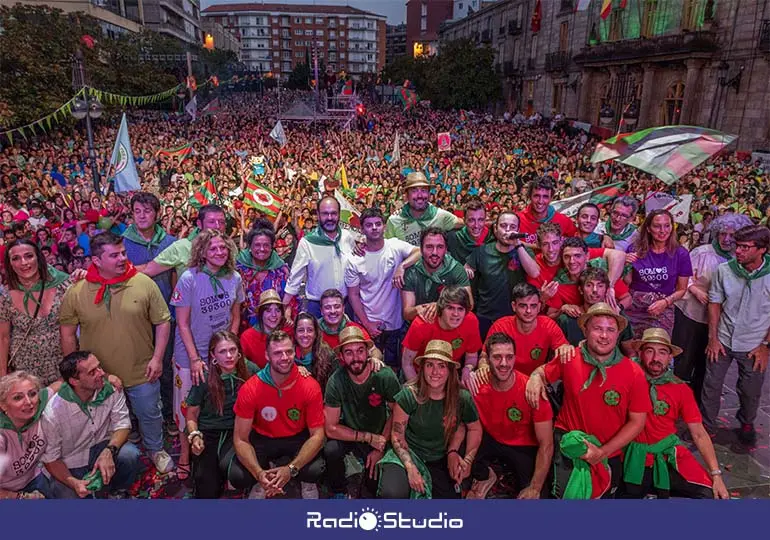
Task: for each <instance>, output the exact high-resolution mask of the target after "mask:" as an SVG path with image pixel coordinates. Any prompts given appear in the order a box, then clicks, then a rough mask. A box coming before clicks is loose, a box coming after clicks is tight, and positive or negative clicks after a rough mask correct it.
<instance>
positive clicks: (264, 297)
mask: <svg viewBox="0 0 770 540" xmlns="http://www.w3.org/2000/svg"><path fill="white" fill-rule="evenodd" d="M270 304H278V305H279V306H282V305H283V302H281V297H280V296H278V293H277V292H276V291H275V290H274V289H268V290H266V291H262V294H260V295H259V305H258V306H257V310H260V309H262V308H263V307H265V306H269V305H270Z"/></svg>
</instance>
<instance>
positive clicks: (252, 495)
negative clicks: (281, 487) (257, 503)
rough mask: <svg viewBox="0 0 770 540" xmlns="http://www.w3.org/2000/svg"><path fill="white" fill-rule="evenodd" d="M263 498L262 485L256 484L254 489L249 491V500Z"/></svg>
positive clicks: (263, 490)
mask: <svg viewBox="0 0 770 540" xmlns="http://www.w3.org/2000/svg"><path fill="white" fill-rule="evenodd" d="M264 498H265V488H263V487H262V484H260V483H259V482H257V483H256V484H254V487H253V488H251V491H249V499H264Z"/></svg>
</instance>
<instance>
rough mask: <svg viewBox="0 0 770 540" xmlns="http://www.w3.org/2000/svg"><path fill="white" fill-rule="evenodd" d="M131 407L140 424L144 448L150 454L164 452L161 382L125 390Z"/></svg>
mask: <svg viewBox="0 0 770 540" xmlns="http://www.w3.org/2000/svg"><path fill="white" fill-rule="evenodd" d="M124 390H125V392H126V397H127V398H128V403H129V406H130V407H131V410H132V411H133V412H134V414H135V415H136V419H137V421H138V422H139V431H140V432H141V434H142V442H143V443H144V447H145V448H146V449H147V451H148V452H149V453H150V454H154V453H155V452H158V451H160V450H163V415H162V414H161V408H160V381H155V382H151V383H144V384H139V385H137V386H132V387H131V388H125V389H124Z"/></svg>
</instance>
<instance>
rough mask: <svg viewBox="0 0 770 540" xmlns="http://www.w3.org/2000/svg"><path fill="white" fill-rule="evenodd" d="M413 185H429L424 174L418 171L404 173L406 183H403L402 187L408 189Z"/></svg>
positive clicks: (427, 186)
mask: <svg viewBox="0 0 770 540" xmlns="http://www.w3.org/2000/svg"><path fill="white" fill-rule="evenodd" d="M414 187H426V188H429V187H430V184H429V183H428V179H427V178H425V175H424V174H423V173H421V172H420V171H413V172H410V173H409V174H407V175H406V183H405V184H404V189H405V190H407V191H408V190H410V189H412V188H414Z"/></svg>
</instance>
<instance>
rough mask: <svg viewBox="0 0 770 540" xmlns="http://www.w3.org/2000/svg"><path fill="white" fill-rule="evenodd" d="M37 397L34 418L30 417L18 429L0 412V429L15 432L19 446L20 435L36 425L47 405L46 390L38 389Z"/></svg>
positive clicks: (20, 441)
mask: <svg viewBox="0 0 770 540" xmlns="http://www.w3.org/2000/svg"><path fill="white" fill-rule="evenodd" d="M37 397H38V403H37V410H36V411H35V414H34V416H32V418H30V419H29V421H28V422H27V423H26V424H24V425H23V426H21V427H20V428H17V427H16V425H15V424H14V423H13V422H12V421H11V419H10V418H8V416H7V415H6V414H5V413H4V412H2V411H0V429H10V430H12V431H15V432H16V435H18V437H19V444H22V440H21V434H22V433H24V432H25V431H27V430H28V429H29V428H31V427H32V426H34V425H35V424H36V423H37V421H38V420H39V419H40V415H41V414H43V411H44V410H45V406H46V405H48V388H42V389H40V391H39V392H38V393H37Z"/></svg>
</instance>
